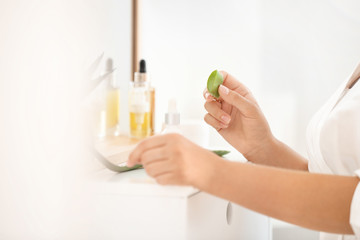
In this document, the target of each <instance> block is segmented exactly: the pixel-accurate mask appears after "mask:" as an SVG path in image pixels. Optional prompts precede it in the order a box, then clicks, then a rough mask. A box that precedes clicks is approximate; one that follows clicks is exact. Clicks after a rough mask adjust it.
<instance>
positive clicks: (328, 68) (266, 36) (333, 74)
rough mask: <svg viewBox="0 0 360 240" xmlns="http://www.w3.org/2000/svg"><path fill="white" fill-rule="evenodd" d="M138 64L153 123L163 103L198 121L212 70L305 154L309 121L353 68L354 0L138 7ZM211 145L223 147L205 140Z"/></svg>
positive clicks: (150, 1) (149, 3)
mask: <svg viewBox="0 0 360 240" xmlns="http://www.w3.org/2000/svg"><path fill="white" fill-rule="evenodd" d="M142 5H143V9H142V16H143V18H142V33H143V34H142V57H143V58H145V59H146V60H148V66H149V72H151V74H152V80H153V83H154V85H155V86H156V88H157V109H158V112H157V123H158V126H159V125H160V122H161V121H162V120H163V112H164V111H165V109H166V104H167V98H169V97H170V96H176V97H177V98H178V99H179V101H180V104H181V106H180V110H181V113H182V117H183V118H195V119H199V120H200V119H202V118H203V115H204V114H205V111H204V109H203V99H202V91H203V89H204V88H205V86H206V81H207V77H208V75H209V74H210V72H211V71H212V70H214V69H224V70H227V71H228V72H230V73H232V74H233V75H235V76H236V77H237V78H238V79H239V80H241V81H242V82H244V83H245V84H246V85H248V86H249V87H250V89H252V91H253V93H254V94H255V96H256V97H257V99H258V100H259V102H260V103H261V106H262V109H263V110H264V112H265V113H266V115H267V117H268V119H269V121H270V123H271V126H272V129H273V132H274V133H275V135H276V136H278V137H279V138H280V139H282V140H283V141H285V142H286V143H288V144H289V145H291V146H292V147H294V148H295V149H296V150H298V151H300V152H301V153H303V154H304V155H305V154H306V152H305V129H306V125H307V123H308V121H309V119H310V118H311V116H312V114H313V113H314V112H315V111H316V109H318V108H319V107H320V106H321V105H322V104H323V102H324V101H325V100H326V98H327V97H328V96H329V95H330V94H331V93H332V92H333V91H334V90H335V88H336V87H337V85H339V83H341V82H342V81H344V80H345V79H346V78H347V77H348V76H349V75H350V73H351V72H352V70H353V68H354V67H355V65H356V64H357V63H358V62H359V61H360V45H359V44H358V43H359V42H360V31H359V29H360V17H359V15H358V12H359V10H360V3H359V2H358V1H356V0H347V1H341V0H332V1H326V0H320V1H315V2H314V1H311V0H305V1H286V0H274V1H266V0H257V1H237V0H226V1H221V0H211V1H205V0H198V1H190V0H184V1H166V0H143V1H142ZM211 144H212V145H216V146H222V147H224V148H225V147H227V144H226V143H224V142H223V141H222V140H221V139H220V138H219V137H218V136H217V134H216V133H215V132H214V131H212V132H211Z"/></svg>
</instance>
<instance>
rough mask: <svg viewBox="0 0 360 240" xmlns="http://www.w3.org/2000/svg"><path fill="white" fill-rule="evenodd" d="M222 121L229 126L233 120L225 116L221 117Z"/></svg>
mask: <svg viewBox="0 0 360 240" xmlns="http://www.w3.org/2000/svg"><path fill="white" fill-rule="evenodd" d="M221 120H222V121H223V122H224V123H225V124H228V123H229V122H230V120H231V119H230V117H229V116H226V115H223V116H221Z"/></svg>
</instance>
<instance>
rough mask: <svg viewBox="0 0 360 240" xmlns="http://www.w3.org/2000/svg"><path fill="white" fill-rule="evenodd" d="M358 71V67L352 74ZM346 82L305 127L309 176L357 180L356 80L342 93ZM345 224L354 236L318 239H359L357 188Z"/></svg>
mask: <svg viewBox="0 0 360 240" xmlns="http://www.w3.org/2000/svg"><path fill="white" fill-rule="evenodd" d="M359 70H360V65H359V66H358V68H357V70H356V71H357V72H359ZM353 77H354V75H353ZM347 82H348V81H346V82H344V83H343V84H342V85H341V86H340V88H339V89H338V90H337V91H336V92H335V94H334V95H333V96H332V97H331V98H330V99H329V100H328V102H327V103H326V104H325V105H324V106H323V107H322V108H321V109H320V110H319V111H318V112H317V113H316V114H315V116H314V117H313V119H312V120H311V122H310V124H309V126H308V130H307V149H308V157H309V171H310V172H314V173H325V174H336V175H346V176H358V177H360V80H359V82H358V83H357V84H355V86H354V87H352V88H351V89H350V90H348V91H344V89H345V88H346V85H347ZM349 221H350V224H351V226H352V228H353V231H354V233H355V236H354V235H338V234H329V233H320V239H322V240H333V239H334V240H335V239H336V240H340V239H343V240H353V239H360V184H359V185H358V186H357V188H356V190H355V193H354V196H353V199H352V204H351V213H350V219H349Z"/></svg>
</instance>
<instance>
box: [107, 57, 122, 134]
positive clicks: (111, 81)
mask: <svg viewBox="0 0 360 240" xmlns="http://www.w3.org/2000/svg"><path fill="white" fill-rule="evenodd" d="M106 73H110V74H109V75H108V77H107V79H106V83H105V84H106V90H105V99H106V100H105V102H106V131H107V134H106V135H116V131H117V126H118V121H119V97H120V96H119V89H118V88H117V85H116V83H115V76H114V75H115V73H114V68H113V60H112V59H111V58H109V59H107V61H106Z"/></svg>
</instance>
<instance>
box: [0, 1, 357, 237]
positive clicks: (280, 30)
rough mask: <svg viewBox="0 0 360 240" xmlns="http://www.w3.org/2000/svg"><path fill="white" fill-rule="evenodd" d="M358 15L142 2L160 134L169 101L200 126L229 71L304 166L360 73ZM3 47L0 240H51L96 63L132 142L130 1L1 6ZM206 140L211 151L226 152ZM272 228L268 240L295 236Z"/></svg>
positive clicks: (144, 47) (349, 7)
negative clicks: (215, 76) (209, 88)
mask: <svg viewBox="0 0 360 240" xmlns="http://www.w3.org/2000/svg"><path fill="white" fill-rule="evenodd" d="M359 12H360V2H359V1H357V0H318V1H310V0H303V1H286V0H272V1H266V0H255V1H245V0H241V1H239V0H225V1H224V0H211V1H206V0H197V1H191V0H182V1H168V0H167V1H166V0H143V1H141V9H140V38H139V40H140V41H139V49H140V50H139V57H140V58H144V59H145V60H146V61H147V66H148V67H147V69H148V72H149V74H150V76H151V81H152V85H153V86H154V87H155V89H156V118H155V119H156V131H160V130H161V125H162V123H163V119H164V117H163V116H164V113H165V112H166V110H167V104H168V99H169V98H172V97H175V98H176V99H177V102H178V106H179V111H180V113H181V118H182V120H194V121H198V122H199V123H200V124H203V125H205V123H204V122H203V120H202V119H203V116H204V114H205V110H204V108H203V104H204V100H203V97H202V92H203V90H204V88H205V87H206V82H207V78H208V76H209V74H210V73H211V72H212V71H213V70H214V69H220V70H226V71H228V72H229V73H231V74H232V75H234V76H235V77H236V78H237V79H238V80H239V81H241V82H243V83H244V84H245V85H247V86H248V87H249V88H250V89H251V91H252V92H253V94H254V95H255V97H256V98H257V99H258V101H259V103H260V106H261V108H262V110H263V111H264V112H265V115H266V117H267V118H268V120H269V122H270V125H271V128H272V131H273V132H274V134H275V135H276V136H277V137H278V138H279V139H280V140H282V141H284V142H285V143H287V144H288V145H290V146H291V147H293V148H294V149H295V150H297V151H298V152H300V153H301V154H303V155H304V156H306V141H305V132H306V126H307V124H308V122H309V120H310V119H311V116H312V115H313V114H314V113H315V112H316V110H317V109H319V107H320V106H321V105H322V104H323V103H324V102H325V101H326V99H327V98H328V97H329V96H330V95H331V94H332V93H333V92H334V91H335V90H336V88H337V87H338V86H339V85H340V84H341V83H342V82H343V81H345V80H347V79H348V77H349V76H350V74H351V73H352V71H353V69H354V68H355V67H356V65H357V64H358V63H359V62H360V44H359V42H360V15H359ZM0 36H1V37H0V86H1V87H0V99H1V100H0V106H1V108H0V109H1V115H0V116H1V118H0V132H1V133H2V134H1V135H0V143H1V144H0V148H1V149H2V150H1V151H0V157H1V161H0V191H1V192H0V196H1V197H0V212H1V213H2V214H1V215H2V217H0V226H1V227H0V237H3V236H8V238H7V239H21V237H23V236H30V235H31V234H34V236H35V237H34V239H49V238H48V236H52V235H53V234H55V233H54V232H56V231H57V230H56V229H57V226H58V223H59V221H60V220H59V219H61V211H62V207H63V204H62V201H63V200H64V199H65V200H66V196H67V194H70V192H71V190H68V189H69V188H67V187H69V186H71V185H72V184H73V181H74V180H78V179H79V174H78V172H77V170H76V169H80V168H81V166H82V164H83V163H81V161H78V158H77V157H78V156H80V155H81V154H80V153H79V152H78V148H76V147H77V146H79V141H81V136H80V135H81V134H80V132H81V131H80V129H81V126H82V123H79V122H77V118H76V116H77V114H78V113H79V111H80V110H79V109H80V108H81V107H80V106H81V105H82V104H83V97H82V95H81V94H82V92H83V88H84V86H85V85H84V84H83V82H82V81H83V77H84V72H85V71H86V69H88V67H89V65H90V64H91V63H92V62H93V61H94V60H95V59H96V58H97V57H98V56H99V55H101V54H104V56H105V57H106V58H112V59H113V61H114V67H115V68H116V71H115V75H114V76H115V77H114V78H115V81H116V82H117V84H118V86H119V87H120V115H119V116H120V117H119V126H120V131H121V132H122V133H125V134H126V133H128V125H129V120H128V106H127V97H128V95H127V94H128V85H129V82H130V80H131V79H132V75H133V73H132V71H131V48H132V40H131V0H121V1H115V0H112V1H110V0H106V1H100V0H89V1H77V0H75V1H45V0H30V1H20V0H16V1H6V0H2V1H0ZM104 69H105V65H102V66H101V67H100V68H99V70H98V72H97V73H96V74H100V73H101V72H103V71H104ZM209 134H210V135H209V136H210V138H209V141H210V142H209V145H210V146H213V147H218V148H223V149H231V148H230V147H229V145H228V144H227V143H226V142H224V141H223V140H222V139H221V138H220V137H219V136H218V135H217V133H216V131H214V130H213V129H209ZM59 149H61V150H59ZM74 165H76V166H77V168H76V167H75V168H74ZM44 170H48V171H44ZM44 178H45V179H47V180H48V181H46V182H44V181H42V180H43V179H44ZM24 189H25V191H23V190H24ZM59 189H60V190H61V191H59ZM70 189H71V188H70ZM39 196H41V198H39ZM16 199H22V200H23V201H22V200H16ZM65 200H64V201H65ZM17 201H19V202H17ZM19 206H20V207H19ZM49 213H51V214H49ZM19 219H20V220H19ZM19 226H20V227H21V228H22V229H23V232H18V231H16V229H17V228H18V227H19ZM275 226H278V228H277V229H275V230H274V239H285V238H282V237H283V236H286V234H288V232H287V231H290V230H291V229H292V230H291V231H302V230H301V229H299V228H294V227H292V226H290V225H284V224H283V225H282V223H280V222H277V223H276V224H275ZM283 227H285V228H283ZM289 229H290V230H289ZM14 233H15V235H16V236H17V238H15V237H14V238H11V237H13V235H12V234H14ZM29 233H31V234H30V235H29ZM284 234H285V235H284ZM301 234H305V235H306V234H308V239H312V238H311V237H313V238H316V233H312V232H309V231H308V232H307V231H302V232H301ZM301 234H300V233H299V234H295V235H294V236H295V237H296V236H299V239H304V238H303V236H305V235H301ZM31 236H32V235H31ZM27 239H30V238H27ZM293 239H295V238H293Z"/></svg>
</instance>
